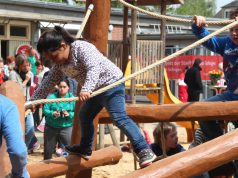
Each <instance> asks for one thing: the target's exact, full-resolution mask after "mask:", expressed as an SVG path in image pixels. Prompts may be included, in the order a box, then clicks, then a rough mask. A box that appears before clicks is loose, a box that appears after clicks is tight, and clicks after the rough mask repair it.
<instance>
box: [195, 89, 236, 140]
mask: <svg viewBox="0 0 238 178" xmlns="http://www.w3.org/2000/svg"><path fill="white" fill-rule="evenodd" d="M235 100H238V94H234V93H233V92H231V91H225V92H224V93H221V94H219V95H216V96H213V97H210V98H208V99H207V100H206V101H209V102H213V101H235ZM199 125H200V127H201V129H202V131H203V133H204V134H205V135H206V137H207V138H208V139H209V140H212V139H214V138H216V137H219V136H221V135H223V129H222V128H221V127H220V124H219V122H218V121H214V120H213V121H199Z"/></svg>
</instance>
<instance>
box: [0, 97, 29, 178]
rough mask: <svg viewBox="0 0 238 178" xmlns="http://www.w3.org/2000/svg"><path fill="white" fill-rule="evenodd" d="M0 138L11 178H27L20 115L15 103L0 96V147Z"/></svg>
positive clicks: (25, 153) (25, 151)
mask: <svg viewBox="0 0 238 178" xmlns="http://www.w3.org/2000/svg"><path fill="white" fill-rule="evenodd" d="M2 136H3V137H4V138H5V140H6V144H7V152H8V154H9V157H10V161H11V164H12V171H11V177H14V178H28V177H29V175H28V173H27V170H26V164H27V149H26V144H25V143H24V140H23V133H22V128H21V123H20V115H19V111H18V109H17V106H16V104H15V103H13V102H12V101H11V100H10V99H8V98H7V97H5V96H3V95H1V94H0V146H1V145H2Z"/></svg>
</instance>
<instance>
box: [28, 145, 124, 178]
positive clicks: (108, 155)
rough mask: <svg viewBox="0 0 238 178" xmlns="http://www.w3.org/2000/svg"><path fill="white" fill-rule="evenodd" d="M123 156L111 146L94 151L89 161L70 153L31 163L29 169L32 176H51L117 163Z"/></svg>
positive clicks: (39, 177)
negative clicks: (66, 155)
mask: <svg viewBox="0 0 238 178" xmlns="http://www.w3.org/2000/svg"><path fill="white" fill-rule="evenodd" d="M121 158H122V153H121V151H120V150H119V149H118V148H116V147H115V146H110V147H106V148H103V149H101V150H98V151H93V154H92V157H91V158H90V159H89V160H88V161H86V160H84V159H81V158H80V157H79V156H76V155H69V156H68V157H60V158H55V159H51V160H46V161H42V162H38V163H33V164H29V165H27V170H28V172H29V174H30V177H31V178H49V177H55V176H60V175H64V174H66V172H67V171H69V172H70V171H73V172H74V170H78V171H83V170H88V169H91V168H94V167H97V166H104V165H109V164H117V163H118V162H119V160H120V159H121ZM78 175H80V173H79V174H78ZM80 177H81V176H80Z"/></svg>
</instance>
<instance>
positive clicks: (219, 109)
mask: <svg viewBox="0 0 238 178" xmlns="http://www.w3.org/2000/svg"><path fill="white" fill-rule="evenodd" d="M237 105H238V101H227V102H212V104H211V102H193V103H181V104H164V105H153V104H128V105H127V106H126V112H127V114H128V115H129V116H130V117H131V118H132V119H133V120H134V121H135V122H138V123H153V122H163V121H164V122H174V121H197V120H203V121H205V120H231V121H235V120H238V110H237ZM98 117H99V122H100V123H110V122H111V121H110V119H109V114H108V113H107V111H106V110H102V111H101V112H100V113H99V114H98Z"/></svg>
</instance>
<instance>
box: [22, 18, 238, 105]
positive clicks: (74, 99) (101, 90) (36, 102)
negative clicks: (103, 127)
mask: <svg viewBox="0 0 238 178" xmlns="http://www.w3.org/2000/svg"><path fill="white" fill-rule="evenodd" d="M236 25H238V21H233V22H232V23H231V24H228V25H226V26H224V27H222V28H221V29H219V30H217V31H215V32H213V33H211V34H209V35H207V36H206V37H204V38H202V39H200V40H198V41H196V42H195V43H193V44H191V45H189V46H187V47H185V48H183V49H181V50H179V51H177V52H175V53H173V54H171V55H169V56H167V57H165V58H163V59H161V60H159V61H157V62H155V63H153V64H151V65H149V66H147V67H145V68H143V69H141V70H139V71H137V72H135V73H133V74H131V75H129V76H127V77H125V78H123V79H121V80H118V81H116V82H115V83H113V84H110V85H108V86H106V87H104V88H101V89H99V90H97V91H95V92H93V93H92V94H91V96H90V97H94V96H97V95H99V94H101V93H103V92H105V91H107V90H109V89H111V88H114V87H115V86H117V85H119V84H122V83H124V82H125V81H127V80H130V79H132V78H134V77H136V76H138V75H140V74H142V73H144V72H146V71H147V70H150V69H152V68H154V67H156V66H158V65H160V64H162V63H165V62H167V61H169V60H170V59H173V58H174V57H176V56H178V55H181V54H183V53H185V52H187V51H188V50H190V49H192V48H194V47H196V46H198V45H201V44H202V43H203V42H205V41H207V40H209V39H210V38H212V37H213V36H216V35H218V34H219V33H222V32H224V31H226V30H227V29H229V28H232V27H234V26H236ZM78 100H79V98H78V97H73V98H60V99H41V100H35V101H30V102H27V103H26V104H25V107H26V108H29V107H31V106H33V105H38V104H43V103H53V102H71V101H78Z"/></svg>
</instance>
